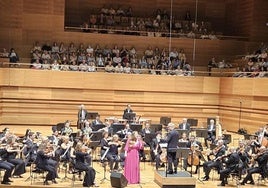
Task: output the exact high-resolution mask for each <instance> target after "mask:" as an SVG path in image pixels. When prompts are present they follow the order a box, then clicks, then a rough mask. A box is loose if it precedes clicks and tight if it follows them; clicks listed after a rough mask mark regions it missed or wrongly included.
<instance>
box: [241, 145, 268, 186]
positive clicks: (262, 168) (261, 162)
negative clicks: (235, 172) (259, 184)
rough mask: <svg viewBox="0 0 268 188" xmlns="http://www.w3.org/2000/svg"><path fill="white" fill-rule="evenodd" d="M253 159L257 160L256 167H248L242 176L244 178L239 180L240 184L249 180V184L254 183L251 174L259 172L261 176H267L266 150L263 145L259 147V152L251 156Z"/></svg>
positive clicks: (267, 157)
mask: <svg viewBox="0 0 268 188" xmlns="http://www.w3.org/2000/svg"><path fill="white" fill-rule="evenodd" d="M253 159H254V160H256V161H257V162H258V166H257V167H252V168H249V169H248V174H247V176H246V177H245V178H244V180H243V181H242V182H241V185H245V184H246V183H248V181H250V182H249V183H250V184H253V185H254V180H253V178H252V174H256V173H258V174H261V176H262V178H265V177H267V176H268V170H267V162H268V152H267V149H266V148H265V146H261V147H260V148H259V152H258V153H257V154H256V155H255V156H253Z"/></svg>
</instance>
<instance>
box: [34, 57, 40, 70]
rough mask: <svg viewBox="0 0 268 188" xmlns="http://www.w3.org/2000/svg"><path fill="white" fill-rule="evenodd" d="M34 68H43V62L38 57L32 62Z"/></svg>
mask: <svg viewBox="0 0 268 188" xmlns="http://www.w3.org/2000/svg"><path fill="white" fill-rule="evenodd" d="M32 69H42V64H41V63H40V61H39V60H38V59H37V60H35V62H34V63H33V64H32Z"/></svg>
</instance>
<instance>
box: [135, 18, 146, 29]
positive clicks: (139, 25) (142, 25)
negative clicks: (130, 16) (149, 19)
mask: <svg viewBox="0 0 268 188" xmlns="http://www.w3.org/2000/svg"><path fill="white" fill-rule="evenodd" d="M137 28H138V30H139V31H144V30H145V21H144V19H143V18H139V19H138V21H137Z"/></svg>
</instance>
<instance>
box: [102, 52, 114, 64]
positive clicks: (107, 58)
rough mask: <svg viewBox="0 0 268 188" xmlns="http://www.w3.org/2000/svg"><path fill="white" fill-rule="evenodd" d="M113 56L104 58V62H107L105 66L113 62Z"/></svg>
mask: <svg viewBox="0 0 268 188" xmlns="http://www.w3.org/2000/svg"><path fill="white" fill-rule="evenodd" d="M112 60H113V59H112V56H111V54H107V57H104V62H105V65H107V64H108V62H109V61H112Z"/></svg>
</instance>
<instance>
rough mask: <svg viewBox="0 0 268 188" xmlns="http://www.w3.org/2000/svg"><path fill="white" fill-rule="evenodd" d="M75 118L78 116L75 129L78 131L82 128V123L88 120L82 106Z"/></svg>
mask: <svg viewBox="0 0 268 188" xmlns="http://www.w3.org/2000/svg"><path fill="white" fill-rule="evenodd" d="M77 116H78V121H77V128H78V129H81V128H84V122H85V121H86V120H87V119H88V112H87V110H86V108H85V106H84V105H83V104H81V105H80V107H79V111H78V114H77Z"/></svg>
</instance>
